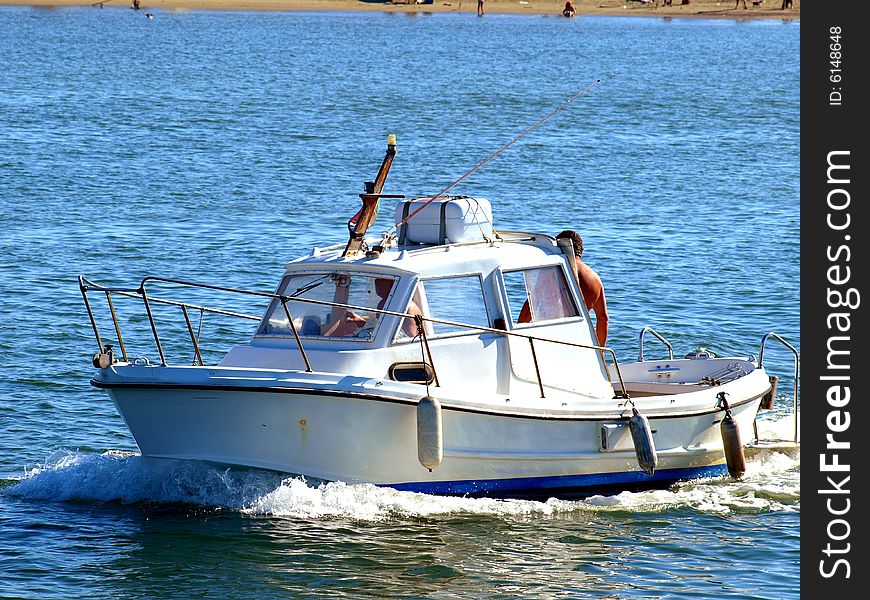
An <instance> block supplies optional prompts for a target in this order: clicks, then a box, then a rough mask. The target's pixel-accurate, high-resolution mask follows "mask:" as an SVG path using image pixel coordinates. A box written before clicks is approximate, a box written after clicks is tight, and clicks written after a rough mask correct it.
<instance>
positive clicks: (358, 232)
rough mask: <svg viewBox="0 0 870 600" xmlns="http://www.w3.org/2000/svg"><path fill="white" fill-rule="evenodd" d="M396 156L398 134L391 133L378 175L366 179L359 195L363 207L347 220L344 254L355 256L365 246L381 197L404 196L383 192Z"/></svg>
mask: <svg viewBox="0 0 870 600" xmlns="http://www.w3.org/2000/svg"><path fill="white" fill-rule="evenodd" d="M395 156H396V136H395V135H394V134H392V133H391V134H390V135H389V136H387V153H386V155H385V156H384V161H383V162H382V163H381V168H380V169H379V170H378V175H377V177H375V180H374V181H366V182H365V188H366V191H365V192H363V193H362V194H360V195H359V197H360V199H361V200H362V203H363V205H362V208H360V209H359V211H357V213H356V214H355V215H354V216H353V217H351V219H350V220H349V221H348V222H347V228H348V230H349V231H350V239H349V240H348V242H347V246H345V248H344V254H342V256H355V255H356V254H358V253H359V252H360V250H362V249H363V247H364V246H365V234H366V231H367V230H368V228H369V227H371V226H372V224H373V223H374V222H375V219H376V218H377V216H378V207H379V206H380V201H381V198H402V197H404V196H402V195H400V194H382V193H381V190H383V189H384V182H385V181H386V180H387V174H388V173H389V172H390V166H391V165H392V164H393V158H394V157H395Z"/></svg>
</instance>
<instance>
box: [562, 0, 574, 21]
mask: <svg viewBox="0 0 870 600" xmlns="http://www.w3.org/2000/svg"><path fill="white" fill-rule="evenodd" d="M562 14H563V15H565V16H566V17H573V16H575V15H576V14H577V11H576V10H575V9H574V3H573V2H571V0H566V1H565V8H564V9H562Z"/></svg>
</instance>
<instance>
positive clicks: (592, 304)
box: [517, 229, 608, 346]
mask: <svg viewBox="0 0 870 600" xmlns="http://www.w3.org/2000/svg"><path fill="white" fill-rule="evenodd" d="M556 239H557V240H559V239H567V240H569V241H570V242H571V246H572V248H573V249H574V265H575V267H576V270H577V283H578V284H579V286H580V293H581V294H582V295H583V302H584V304H586V308H587V310H589V311H590V312H594V313H595V337H596V338H597V340H598V345H599V346H604V345H606V344H607V327H608V316H607V300H606V299H605V297H604V284H602V283H601V277H599V276H598V273H596V272H595V271H593V270H592V268H591V267H590V266H589V265H587V264H586V263H584V262H583V261H582V260H581V259H582V257H583V238H581V237H580V234H579V233H577V232H576V231H573V230H571V229H566V230H565V231H562V232H560V233H559V234H558V235H557V236H556ZM537 320H542V318H541V317H538V318H537ZM531 321H532V311H531V309H530V308H529V301H528V300H526V302H525V303H524V304H523V307H522V309H521V310H520V315H519V318H518V319H517V322H518V323H529V322H531Z"/></svg>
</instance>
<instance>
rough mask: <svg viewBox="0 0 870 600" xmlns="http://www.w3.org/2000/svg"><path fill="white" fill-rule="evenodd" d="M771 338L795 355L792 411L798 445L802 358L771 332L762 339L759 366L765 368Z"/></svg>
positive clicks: (795, 350) (795, 441)
mask: <svg viewBox="0 0 870 600" xmlns="http://www.w3.org/2000/svg"><path fill="white" fill-rule="evenodd" d="M769 338H773V339H775V340H777V341H778V342H780V343H781V344H782V345H783V346H785V347H786V348H788V349H789V350H791V352H792V354H794V397H793V398H792V410H793V412H794V443H795V444H797V443H798V372H799V366H800V356H799V354H798V351H797V349H795V347H794V346H792V345H791V344H789V343H788V342H787V341H785V340H784V339H783V338H782V337H780V336H779V335H777V334H776V333H774V332H772V331H771V332H769V333H766V334H765V335H764V337H763V338H761V349H760V350H759V351H758V366H759V368H760V367H762V366H764V345H765V344H766V343H767V340H768V339H769Z"/></svg>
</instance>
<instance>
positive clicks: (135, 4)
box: [132, 0, 139, 10]
mask: <svg viewBox="0 0 870 600" xmlns="http://www.w3.org/2000/svg"><path fill="white" fill-rule="evenodd" d="M132 8H133V10H139V0H133V7H132Z"/></svg>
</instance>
